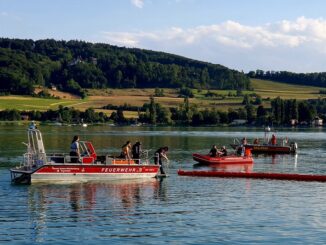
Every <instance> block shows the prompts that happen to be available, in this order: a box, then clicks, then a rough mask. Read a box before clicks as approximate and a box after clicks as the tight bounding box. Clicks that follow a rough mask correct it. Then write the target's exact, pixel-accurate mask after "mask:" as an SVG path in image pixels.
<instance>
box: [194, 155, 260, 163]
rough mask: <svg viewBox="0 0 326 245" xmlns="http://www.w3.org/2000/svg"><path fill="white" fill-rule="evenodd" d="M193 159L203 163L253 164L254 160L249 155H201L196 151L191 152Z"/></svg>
mask: <svg viewBox="0 0 326 245" xmlns="http://www.w3.org/2000/svg"><path fill="white" fill-rule="evenodd" d="M192 157H193V159H194V160H195V161H196V162H198V163H200V164H205V165H214V164H253V163H254V160H253V159H252V157H251V156H250V155H249V156H237V155H229V156H222V157H211V156H210V155H202V154H198V153H194V154H192Z"/></svg>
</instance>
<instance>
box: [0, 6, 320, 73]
mask: <svg viewBox="0 0 326 245" xmlns="http://www.w3.org/2000/svg"><path fill="white" fill-rule="evenodd" d="M325 15H326V1H323V0H309V1H307V0H269V1H267V0H92V1H91V0H54V1H53V0H0V36H1V37H10V38H29V39H34V40H37V39H45V38H54V39H57V40H70V39H77V40H85V41H90V42H104V43H108V44H113V45H118V46H125V47H138V48H144V49H151V50H157V51H164V52H169V53H174V54H179V55H183V56H186V57H189V58H193V59H199V60H203V61H208V62H212V63H216V64H222V65H225V66H227V67H230V68H233V69H237V70H244V71H250V70H256V69H263V70H288V71H294V72H315V71H326V68H325V64H326V16H325Z"/></svg>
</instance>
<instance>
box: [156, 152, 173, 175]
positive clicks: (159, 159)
mask: <svg viewBox="0 0 326 245" xmlns="http://www.w3.org/2000/svg"><path fill="white" fill-rule="evenodd" d="M168 151H169V148H168V147H167V146H164V147H161V148H159V149H158V150H157V151H156V152H155V155H154V163H155V164H156V165H157V164H159V165H160V171H161V174H162V175H165V171H164V169H163V162H162V158H164V159H165V160H166V161H169V159H168V157H167V155H166V154H167V152H168Z"/></svg>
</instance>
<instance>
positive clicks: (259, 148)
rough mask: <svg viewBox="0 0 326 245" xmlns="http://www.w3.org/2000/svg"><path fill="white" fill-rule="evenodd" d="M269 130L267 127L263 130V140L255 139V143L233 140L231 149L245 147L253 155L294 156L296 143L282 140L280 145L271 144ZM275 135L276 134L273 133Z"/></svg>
mask: <svg viewBox="0 0 326 245" xmlns="http://www.w3.org/2000/svg"><path fill="white" fill-rule="evenodd" d="M270 134H271V129H270V128H269V127H267V128H265V134H264V139H263V140H262V142H261V143H258V142H260V141H261V140H259V139H258V138H257V142H254V143H252V144H251V143H242V142H241V141H240V140H239V139H234V142H233V144H230V145H231V147H232V148H233V149H235V150H238V149H241V147H245V148H246V149H250V150H251V152H252V153H254V154H295V153H296V152H297V150H298V144H297V143H296V142H289V140H288V139H287V138H286V139H282V140H281V143H278V144H276V142H275V143H274V144H273V143H272V141H271V135H270ZM273 134H274V135H276V132H273Z"/></svg>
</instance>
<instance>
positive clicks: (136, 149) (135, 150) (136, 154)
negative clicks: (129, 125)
mask: <svg viewBox="0 0 326 245" xmlns="http://www.w3.org/2000/svg"><path fill="white" fill-rule="evenodd" d="M140 153H141V143H140V142H139V141H137V142H136V143H135V144H134V145H133V146H132V158H133V159H134V161H135V162H136V163H137V164H139V163H140Z"/></svg>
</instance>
